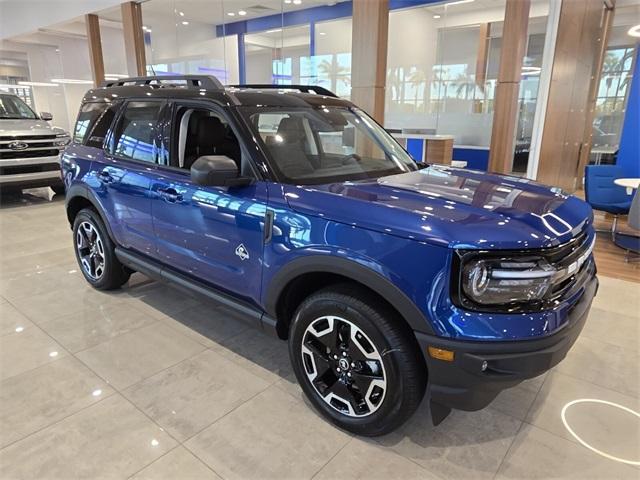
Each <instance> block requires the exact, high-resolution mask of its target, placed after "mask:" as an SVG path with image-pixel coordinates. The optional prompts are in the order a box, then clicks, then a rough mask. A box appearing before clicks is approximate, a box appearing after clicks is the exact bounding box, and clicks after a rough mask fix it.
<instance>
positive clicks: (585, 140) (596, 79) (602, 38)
mask: <svg viewBox="0 0 640 480" xmlns="http://www.w3.org/2000/svg"><path fill="white" fill-rule="evenodd" d="M614 13H615V0H608V2H605V10H604V18H603V22H602V24H603V28H602V31H601V35H599V36H598V39H597V42H598V46H597V59H596V61H595V62H594V64H593V69H592V71H591V84H590V85H589V104H588V105H587V110H586V115H585V125H584V133H583V134H582V146H581V148H580V159H579V161H578V171H577V178H576V179H577V181H576V186H579V185H582V178H583V177H584V167H585V166H586V165H587V164H588V163H589V155H590V154H591V146H592V144H591V140H592V137H593V119H594V117H595V111H596V100H597V97H598V88H599V87H600V77H601V76H602V66H603V64H604V59H605V57H606V56H607V45H609V35H610V33H611V26H612V25H613V17H614Z"/></svg>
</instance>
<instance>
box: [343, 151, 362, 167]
mask: <svg viewBox="0 0 640 480" xmlns="http://www.w3.org/2000/svg"><path fill="white" fill-rule="evenodd" d="M351 159H354V160H355V161H356V162H361V161H362V157H361V156H360V155H358V154H357V153H351V154H349V155H347V156H346V157H344V159H343V160H342V165H346V164H347V163H348V162H349V160H351Z"/></svg>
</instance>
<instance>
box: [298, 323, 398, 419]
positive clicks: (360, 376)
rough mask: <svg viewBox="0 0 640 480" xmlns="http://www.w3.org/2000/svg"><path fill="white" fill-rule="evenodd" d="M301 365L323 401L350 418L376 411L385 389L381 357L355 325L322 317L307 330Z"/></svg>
mask: <svg viewBox="0 0 640 480" xmlns="http://www.w3.org/2000/svg"><path fill="white" fill-rule="evenodd" d="M301 353H302V362H303V365H304V369H305V373H306V375H307V378H308V379H309V381H310V382H311V384H312V385H313V387H314V388H315V390H316V392H318V394H319V395H320V397H322V399H323V400H324V401H325V402H326V403H327V405H329V406H330V407H332V408H333V409H335V410H336V411H338V412H340V413H342V414H344V415H348V416H350V417H365V416H367V415H371V414H372V413H373V412H375V411H376V410H377V409H378V408H379V407H380V405H381V404H382V401H383V400H384V395H385V392H386V390H387V381H386V376H385V371H384V364H383V362H382V356H381V355H380V352H379V351H378V349H377V348H376V346H375V344H374V343H373V342H372V341H371V339H370V338H369V337H367V335H366V334H365V333H364V332H363V331H362V330H361V329H360V328H358V327H357V326H356V325H354V324H353V323H351V322H350V321H348V320H345V319H344V318H341V317H336V316H323V317H320V318H318V319H316V320H314V321H313V322H312V323H311V324H309V326H308V327H307V328H306V330H305V333H304V338H303V342H302V348H301Z"/></svg>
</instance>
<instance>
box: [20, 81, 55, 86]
mask: <svg viewBox="0 0 640 480" xmlns="http://www.w3.org/2000/svg"><path fill="white" fill-rule="evenodd" d="M18 85H23V86H25V87H57V86H58V84H57V83H51V82H18Z"/></svg>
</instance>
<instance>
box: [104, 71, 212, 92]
mask: <svg viewBox="0 0 640 480" xmlns="http://www.w3.org/2000/svg"><path fill="white" fill-rule="evenodd" d="M167 80H182V81H185V82H186V84H187V87H190V88H207V89H210V90H224V86H223V85H222V83H220V80H218V79H217V78H216V77H213V76H211V75H155V76H150V77H129V78H120V79H118V80H108V81H106V82H103V83H102V85H101V87H123V86H125V85H127V84H131V83H133V84H134V85H152V84H154V82H157V83H158V84H161V82H164V81H167Z"/></svg>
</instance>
